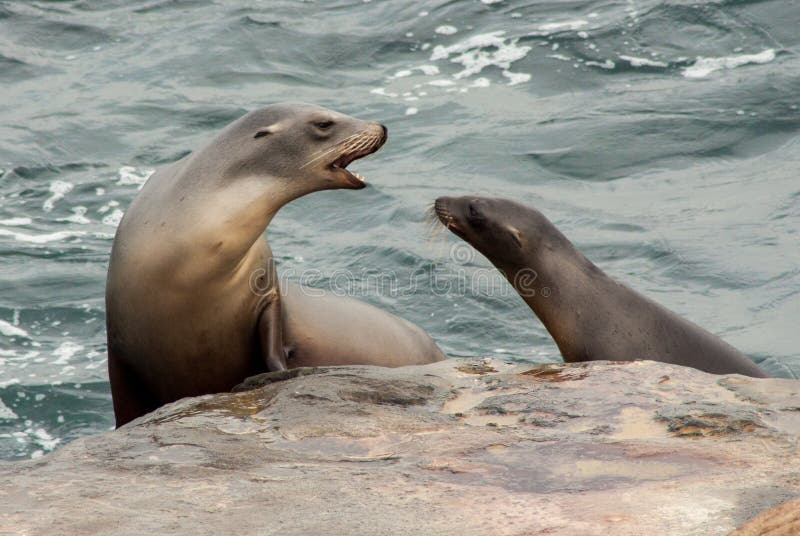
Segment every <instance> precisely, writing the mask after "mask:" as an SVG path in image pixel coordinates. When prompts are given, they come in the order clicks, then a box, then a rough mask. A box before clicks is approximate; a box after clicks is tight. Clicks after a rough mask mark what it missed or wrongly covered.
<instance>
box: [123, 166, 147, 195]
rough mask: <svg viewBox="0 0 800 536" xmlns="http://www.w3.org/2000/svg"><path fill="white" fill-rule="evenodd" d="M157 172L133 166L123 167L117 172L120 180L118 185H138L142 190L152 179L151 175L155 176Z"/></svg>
mask: <svg viewBox="0 0 800 536" xmlns="http://www.w3.org/2000/svg"><path fill="white" fill-rule="evenodd" d="M154 171H155V170H153V169H138V168H135V167H133V166H122V167H121V168H119V170H118V171H117V176H118V177H119V180H117V184H120V185H123V186H124V185H131V184H133V185H137V186H139V189H140V190H141V188H142V186H144V183H146V182H147V179H149V178H150V175H152V174H153V172H154Z"/></svg>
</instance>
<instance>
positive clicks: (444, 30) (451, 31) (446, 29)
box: [434, 24, 458, 35]
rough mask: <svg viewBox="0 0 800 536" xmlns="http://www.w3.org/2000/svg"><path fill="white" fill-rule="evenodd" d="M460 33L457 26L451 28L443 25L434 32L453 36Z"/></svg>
mask: <svg viewBox="0 0 800 536" xmlns="http://www.w3.org/2000/svg"><path fill="white" fill-rule="evenodd" d="M457 31H458V28H456V27H455V26H450V25H449V24H443V25H441V26H439V27H437V28H436V29H435V30H434V32H436V33H437V34H441V35H453V34H454V33H456V32H457Z"/></svg>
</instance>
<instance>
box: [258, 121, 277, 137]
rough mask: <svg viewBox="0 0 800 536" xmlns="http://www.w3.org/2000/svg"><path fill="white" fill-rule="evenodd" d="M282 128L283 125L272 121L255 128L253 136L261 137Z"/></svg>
mask: <svg viewBox="0 0 800 536" xmlns="http://www.w3.org/2000/svg"><path fill="white" fill-rule="evenodd" d="M282 128H283V125H281V123H280V122H278V123H273V124H271V125H270V126H268V127H261V128H259V129H258V130H256V133H255V135H254V136H253V137H254V138H263V137H264V136H269V135H270V134H275V133H276V132H279V131H280V130H281V129H282Z"/></svg>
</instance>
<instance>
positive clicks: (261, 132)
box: [253, 128, 272, 138]
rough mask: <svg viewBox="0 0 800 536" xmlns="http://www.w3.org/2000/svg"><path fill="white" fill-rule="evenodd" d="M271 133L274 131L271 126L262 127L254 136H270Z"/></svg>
mask: <svg viewBox="0 0 800 536" xmlns="http://www.w3.org/2000/svg"><path fill="white" fill-rule="evenodd" d="M271 133H272V130H270V129H269V128H261V129H259V130H257V131H256V133H255V135H254V136H253V137H254V138H263V137H264V136H268V135H269V134H271Z"/></svg>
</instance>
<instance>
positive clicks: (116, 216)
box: [103, 208, 125, 227]
mask: <svg viewBox="0 0 800 536" xmlns="http://www.w3.org/2000/svg"><path fill="white" fill-rule="evenodd" d="M124 215H125V214H124V213H123V212H122V211H121V210H120V209H118V208H115V209H114V210H113V212H111V214H107V215H105V216H103V224H104V225H110V226H112V227H116V226H118V225H119V222H121V221H122V216H124Z"/></svg>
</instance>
